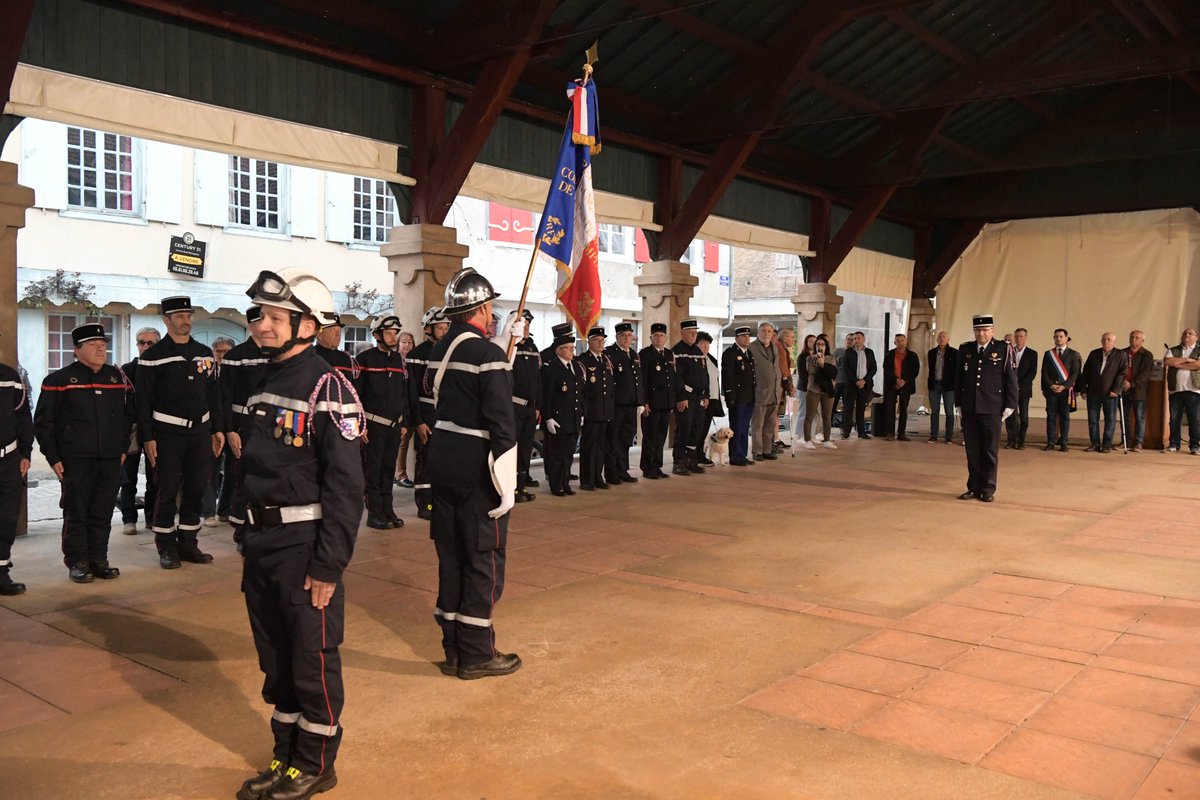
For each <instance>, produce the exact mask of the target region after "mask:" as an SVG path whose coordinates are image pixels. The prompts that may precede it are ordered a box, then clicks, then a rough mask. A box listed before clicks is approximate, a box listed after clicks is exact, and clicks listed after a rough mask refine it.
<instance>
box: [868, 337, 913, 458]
mask: <svg viewBox="0 0 1200 800" xmlns="http://www.w3.org/2000/svg"><path fill="white" fill-rule="evenodd" d="M895 341H896V346H895V348H893V349H891V350H889V351H888V353H887V357H886V358H885V359H884V362H883V363H884V365H885V366H886V367H887V368H886V369H885V370H884V373H883V408H884V415H883V416H884V420H885V422H886V425H885V427H886V428H887V430H886V433H887V438H888V441H889V442H890V441H892V440H894V439H899V440H900V441H902V442H907V441H908V436H907V433H906V431H907V428H908V399H909V398H910V397H912V395H913V392H915V391H916V390H917V375H918V374H920V372H921V360H920V359H919V358H917V354H916V353H914V352H912V351H911V350H909V349H908V337H907V336H905V335H904V334H903V333H897V334H896V339H895ZM897 404H899V410H898V411H897ZM893 417H894V419H893ZM875 433H876V435H878V434H879V431H876V432H875Z"/></svg>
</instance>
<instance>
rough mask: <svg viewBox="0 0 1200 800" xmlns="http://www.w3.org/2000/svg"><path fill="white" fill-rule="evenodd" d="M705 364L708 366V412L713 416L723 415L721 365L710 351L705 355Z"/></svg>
mask: <svg viewBox="0 0 1200 800" xmlns="http://www.w3.org/2000/svg"><path fill="white" fill-rule="evenodd" d="M704 358H705V366H706V367H707V368H708V409H707V411H708V413H709V414H711V415H712V416H714V417H723V416H725V405H724V404H723V403H722V398H724V396H725V395H724V394H722V393H721V365H720V364H719V363H718V362H717V358H716V356H714V355H713V354H712V353H711V352H709V353H708V354H707V355H705V357H704Z"/></svg>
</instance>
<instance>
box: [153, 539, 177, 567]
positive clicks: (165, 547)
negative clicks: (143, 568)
mask: <svg viewBox="0 0 1200 800" xmlns="http://www.w3.org/2000/svg"><path fill="white" fill-rule="evenodd" d="M154 545H155V546H156V547H157V548H158V565H159V566H160V567H162V568H163V569H179V539H178V538H177V537H176V536H175V534H173V533H166V534H164V533H159V534H155V536H154Z"/></svg>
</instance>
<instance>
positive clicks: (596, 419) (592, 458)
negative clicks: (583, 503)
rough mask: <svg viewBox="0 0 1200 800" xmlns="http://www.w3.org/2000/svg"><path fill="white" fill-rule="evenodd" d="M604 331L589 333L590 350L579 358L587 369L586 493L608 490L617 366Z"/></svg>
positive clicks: (582, 456)
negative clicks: (607, 463)
mask: <svg viewBox="0 0 1200 800" xmlns="http://www.w3.org/2000/svg"><path fill="white" fill-rule="evenodd" d="M605 338H606V337H605V335H604V328H592V329H591V330H590V331H588V349H587V351H586V352H584V353H583V355H581V356H579V357H578V358H576V359H575V363H577V364H578V365H579V366H580V367H582V368H583V373H582V374H583V376H584V382H583V433H582V437H583V441H582V443H581V444H580V446H579V488H580V489H583V490H584V491H585V492H591V491H594V490H596V489H607V488H608V484H607V483H605V481H604V459H605V455H606V454H605V447H606V446H607V444H608V427H609V425H611V424H612V418H613V413H614V407H613V364H612V361H610V360H609V358H608V354H607V353H605V352H604V340H605Z"/></svg>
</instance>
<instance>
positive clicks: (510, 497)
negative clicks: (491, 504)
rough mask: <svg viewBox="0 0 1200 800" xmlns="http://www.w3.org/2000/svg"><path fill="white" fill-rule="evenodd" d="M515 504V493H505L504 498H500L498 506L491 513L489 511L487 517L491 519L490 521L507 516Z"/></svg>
mask: <svg viewBox="0 0 1200 800" xmlns="http://www.w3.org/2000/svg"><path fill="white" fill-rule="evenodd" d="M516 504H517V496H516V493H515V492H505V493H504V496H503V497H501V498H500V505H498V506H496V507H495V508H493V509H492V510H491V511H489V512H488V516H489V517H491V518H492V519H500V518H501V517H503V516H504V515H505V514H507V513H508V512H509V511H512V507H513V506H515V505H516Z"/></svg>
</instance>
